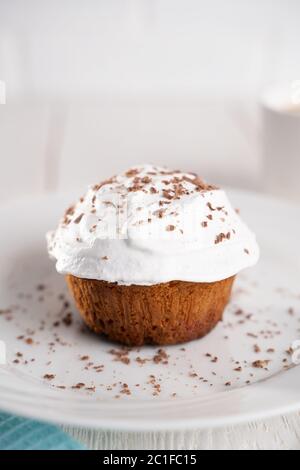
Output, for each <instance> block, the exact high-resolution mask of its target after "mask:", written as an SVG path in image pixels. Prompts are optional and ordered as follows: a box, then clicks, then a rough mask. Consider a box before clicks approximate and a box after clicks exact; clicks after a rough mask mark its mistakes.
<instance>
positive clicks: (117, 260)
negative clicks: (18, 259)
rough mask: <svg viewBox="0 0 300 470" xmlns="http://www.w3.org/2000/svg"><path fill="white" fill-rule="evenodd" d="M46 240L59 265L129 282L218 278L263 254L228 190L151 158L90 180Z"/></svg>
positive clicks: (65, 269)
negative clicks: (97, 181) (97, 180)
mask: <svg viewBox="0 0 300 470" xmlns="http://www.w3.org/2000/svg"><path fill="white" fill-rule="evenodd" d="M47 240H48V251H49V254H50V256H51V257H53V258H54V259H55V260H56V268H57V271H58V272H59V273H62V274H73V275H74V276H77V277H81V278H87V279H97V280H104V281H109V282H117V283H118V284H125V285H131V284H138V285H152V284H158V283H161V282H168V281H172V280H180V281H192V282H214V281H219V280H222V279H226V278H228V277H230V276H232V275H235V274H237V273H238V272H239V271H240V270H242V269H244V268H246V267H248V266H251V265H254V264H255V263H256V262H257V260H258V257H259V249H258V246H257V243H256V240H255V236H254V234H253V233H252V232H251V231H250V230H249V229H248V227H247V226H246V225H245V224H244V223H243V222H242V220H241V219H240V217H239V215H238V214H237V212H236V211H235V210H234V209H233V208H232V206H231V205H230V203H229V201H228V199H227V196H226V194H225V193H224V191H222V190H221V189H218V188H216V187H214V186H211V185H208V184H206V183H205V182H204V181H202V180H201V179H200V178H199V177H198V176H196V175H194V174H191V173H182V172H180V171H171V170H168V169H165V168H161V167H156V166H151V165H145V166H142V167H141V166H139V167H135V168H133V169H130V170H128V171H127V172H126V173H124V174H122V175H119V176H115V177H113V178H111V179H109V180H107V181H104V182H102V183H100V184H96V185H94V186H91V187H90V188H89V189H88V191H87V193H86V195H85V196H84V197H82V198H81V199H80V200H79V202H78V203H77V204H75V205H74V206H72V207H70V208H69V209H68V210H67V211H66V213H65V215H64V217H63V219H62V220H61V221H60V223H59V226H58V228H57V230H56V231H54V232H50V233H48V234H47Z"/></svg>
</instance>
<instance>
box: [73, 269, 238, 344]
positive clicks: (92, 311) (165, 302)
mask: <svg viewBox="0 0 300 470" xmlns="http://www.w3.org/2000/svg"><path fill="white" fill-rule="evenodd" d="M66 279H67V283H68V286H69V289H70V291H71V293H72V295H73V296H74V299H75V302H76V305H77V308H78V310H79V312H80V313H81V315H82V318H83V319H84V321H85V322H86V324H87V325H88V326H89V327H90V328H91V329H92V330H93V331H95V332H96V333H103V334H105V335H106V336H107V337H108V338H110V339H111V340H113V341H118V342H120V343H123V344H126V345H128V346H140V345H142V344H145V343H150V344H161V345H164V344H175V343H182V342H184V341H190V340H192V339H196V338H200V337H201V336H204V335H206V334H207V333H208V332H209V331H210V330H211V329H212V328H214V326H215V325H216V324H217V322H218V321H219V320H221V318H222V314H223V311H224V308H225V306H226V304H227V302H228V301H229V297H230V292H231V288H232V284H233V280H234V277H233V276H232V277H230V278H228V279H224V280H222V281H218V282H210V283H200V282H185V281H171V282H166V283H162V284H155V285H152V286H138V285H131V286H123V285H118V284H116V283H111V282H106V281H95V280H91V279H81V278H78V277H75V276H72V275H68V276H66Z"/></svg>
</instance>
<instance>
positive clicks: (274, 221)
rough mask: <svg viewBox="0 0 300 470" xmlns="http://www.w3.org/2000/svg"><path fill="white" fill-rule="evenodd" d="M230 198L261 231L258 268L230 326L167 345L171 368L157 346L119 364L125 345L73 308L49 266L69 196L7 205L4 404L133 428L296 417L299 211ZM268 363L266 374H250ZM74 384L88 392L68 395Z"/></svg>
mask: <svg viewBox="0 0 300 470" xmlns="http://www.w3.org/2000/svg"><path fill="white" fill-rule="evenodd" d="M229 195H230V197H231V199H232V201H233V202H234V204H236V206H237V207H240V208H241V211H242V215H243V217H244V218H245V220H247V222H248V223H249V225H250V226H251V228H253V230H254V231H255V232H256V233H257V235H258V240H259V243H260V246H261V252H262V256H261V261H260V263H259V265H258V266H257V267H256V268H254V269H250V270H248V271H246V272H244V273H242V274H241V275H240V276H239V278H238V280H237V282H236V285H235V288H234V293H233V297H232V300H231V303H230V305H229V306H228V308H227V310H226V312H225V316H224V321H223V323H220V324H219V325H218V326H217V327H216V328H215V330H214V331H213V332H212V333H211V334H209V335H208V336H207V337H205V338H203V339H201V340H198V341H194V342H191V343H188V344H184V345H179V346H172V347H166V348H163V349H164V351H165V353H166V354H167V356H168V359H167V361H166V360H165V359H164V354H158V355H157V350H158V348H156V347H143V348H140V349H133V350H131V351H127V352H125V353H124V355H123V356H122V353H121V359H122V358H123V361H119V360H116V359H118V357H119V356H118V355H116V354H112V353H111V352H110V350H111V349H112V348H114V349H116V350H117V351H118V352H120V347H119V346H118V345H114V344H111V343H109V342H107V341H105V340H104V339H103V338H100V337H97V336H96V335H94V334H92V333H90V332H88V331H87V329H86V328H85V327H84V326H83V324H82V322H81V320H80V318H79V315H78V313H77V312H76V309H75V307H74V306H73V304H71V306H70V307H69V306H68V305H67V304H66V302H71V299H69V296H68V293H67V290H66V287H65V282H64V279H63V277H62V276H60V275H58V274H56V272H55V269H54V266H53V263H52V262H50V261H49V260H48V257H47V253H46V246H45V238H44V235H45V232H46V231H47V230H48V229H50V228H53V227H54V226H55V225H56V223H57V220H58V217H59V216H61V214H62V211H63V210H64V208H65V207H66V206H67V205H68V203H69V202H71V201H70V195H69V196H46V197H43V198H39V199H26V200H23V201H20V202H17V203H13V204H12V203H11V204H9V205H7V206H4V207H2V208H1V209H0V219H1V221H2V223H1V231H0V260H1V263H0V310H1V313H0V340H2V341H4V342H5V343H6V347H7V365H4V366H0V406H1V408H2V409H3V410H6V411H10V412H15V413H18V414H21V415H25V416H30V417H35V418H39V419H45V420H48V421H54V422H60V423H69V424H73V425H79V426H90V427H96V428H97V427H101V428H110V429H126V430H133V431H136V430H142V429H143V430H154V429H179V428H187V427H189V428H192V427H198V428H199V427H213V426H221V425H225V424H229V423H234V422H241V421H244V420H250V419H256V418H259V417H263V416H264V417H265V416H270V415H274V414H278V413H283V412H288V411H292V410H295V409H300V393H299V384H300V369H299V368H298V367H293V360H294V359H293V358H294V356H293V355H292V354H291V351H289V353H288V352H287V351H288V350H289V349H290V347H291V345H292V343H293V342H294V341H295V340H297V339H298V338H300V330H299V328H300V284H299V272H300V269H299V268H300V261H299V249H298V242H299V233H300V217H299V215H300V214H299V210H298V209H297V208H295V207H293V206H290V205H287V204H285V203H283V202H280V201H277V200H272V199H268V198H265V197H262V196H259V195H254V194H250V193H244V192H238V191H230V194H229ZM71 200H72V199H71ZM41 285H42V287H43V286H44V289H43V288H42V287H41ZM69 312H71V313H72V324H71V325H67V324H66V323H68V318H69V317H67V316H66V315H67V314H68V313H69ZM30 343H31V344H30ZM255 345H257V346H258V347H259V351H258V349H257V348H256V352H255V350H254V348H255ZM270 349H272V350H274V351H273V352H271V351H270ZM84 356H88V357H89V358H88V359H87V358H86V359H82V357H84ZM138 357H139V358H141V359H137V358H138ZM215 357H217V359H214V358H215ZM127 359H128V360H129V361H128V360H127ZM265 360H268V361H270V362H269V363H268V364H267V368H266V369H267V370H266V369H265V368H263V369H260V368H256V367H254V366H253V362H254V361H265ZM265 365H266V364H265ZM100 366H103V367H100ZM239 368H241V370H240V369H239ZM46 374H48V376H49V375H50V377H48V379H47V378H44V376H45V375H46ZM51 375H53V376H54V377H53V378H52V379H51ZM153 376H154V378H153ZM78 383H81V384H83V383H84V384H85V385H79V386H78V387H77V388H72V387H74V386H75V387H76V384H78ZM123 384H127V387H126V386H124V385H123ZM137 384H139V385H137ZM157 384H158V385H157ZM58 386H63V387H66V388H64V389H62V388H57V387H58ZM92 387H95V391H93V390H86V389H87V388H92ZM126 390H129V391H128V392H127V393H126ZM124 391H125V392H124ZM175 394H176V395H175ZM116 397H118V398H116Z"/></svg>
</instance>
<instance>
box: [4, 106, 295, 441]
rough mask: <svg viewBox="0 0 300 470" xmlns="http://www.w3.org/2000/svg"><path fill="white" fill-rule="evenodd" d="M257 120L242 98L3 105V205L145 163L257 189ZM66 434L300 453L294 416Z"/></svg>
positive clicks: (83, 184)
mask: <svg viewBox="0 0 300 470" xmlns="http://www.w3.org/2000/svg"><path fill="white" fill-rule="evenodd" d="M258 122H259V121H258V120H257V109H256V106H255V104H253V105H249V103H243V101H241V100H237V102H236V103H232V102H231V101H228V102H227V101H226V100H224V102H222V103H220V99H218V102H214V101H213V100H212V99H211V100H209V101H205V100H204V101H202V102H198V101H197V100H190V101H186V100H178V99H177V101H174V100H173V101H172V100H165V101H155V100H151V101H149V100H146V99H145V100H144V101H143V100H141V99H140V100H138V101H134V100H132V101H129V102H128V101H126V100H123V101H118V102H109V101H107V100H105V99H103V100H102V101H100V102H99V103H97V104H96V105H95V104H94V103H86V102H85V103H81V104H76V105H74V104H66V103H56V104H51V105H50V104H49V103H40V102H37V103H32V102H31V103H24V104H23V105H20V104H18V105H14V104H7V105H1V106H0V158H1V172H0V201H4V200H7V199H9V198H18V197H20V196H24V195H26V194H36V195H37V197H38V195H39V194H41V193H42V192H44V191H50V190H51V191H57V190H68V189H69V188H72V187H73V188H74V187H75V188H76V187H79V188H80V189H81V190H83V191H84V188H85V187H86V185H87V184H88V183H91V182H96V181H97V180H99V179H102V178H103V177H106V176H110V174H113V173H115V172H118V171H119V170H120V168H126V167H127V166H128V165H131V164H135V163H141V162H145V161H151V162H154V163H164V164H170V166H172V167H180V166H181V167H183V168H186V167H188V168H189V169H191V170H195V171H199V172H200V173H202V174H203V175H206V176H207V178H208V179H211V180H212V181H213V182H214V181H216V180H217V181H219V182H221V183H225V184H231V185H235V186H239V187H244V188H245V187H246V188H253V189H257V188H260V183H261V180H262V176H263V175H262V172H261V157H260V138H259V137H260V136H259V128H258ZM241 123H243V125H242V124H241ZM216 126H217V129H218V136H217V137H216V136H215V132H216V131H215V130H216ZM162 128H163V129H164V131H163V132H162ZM64 429H65V430H66V431H67V432H69V433H70V434H72V435H73V436H74V437H75V438H77V439H78V440H80V441H81V442H83V443H84V444H86V446H87V447H88V448H91V449H108V450H110V449H300V414H296V413H295V414H293V415H291V416H280V417H276V418H272V419H268V420H265V421H259V422H254V423H245V424H243V425H238V426H232V427H226V428H224V429H215V430H212V429H206V430H201V431H199V430H198V431H197V430H194V431H186V432H185V431H182V432H153V433H140V432H139V433H132V432H130V433H124V432H118V431H117V430H116V431H115V432H111V431H104V430H103V431H94V430H87V429H77V428H70V427H64Z"/></svg>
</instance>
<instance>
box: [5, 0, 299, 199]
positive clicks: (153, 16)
mask: <svg viewBox="0 0 300 470" xmlns="http://www.w3.org/2000/svg"><path fill="white" fill-rule="evenodd" d="M299 19H300V2H299V0H251V1H250V0H227V1H226V2H225V1H222V0H84V1H83V0H81V1H80V0H27V1H24V0H0V80H2V81H4V82H5V86H6V104H0V159H1V171H0V200H1V201H4V200H6V199H8V198H16V197H19V196H20V195H25V194H40V193H42V192H44V191H55V190H68V188H71V187H79V188H84V187H85V186H86V185H87V184H88V183H91V182H96V181H98V180H101V179H102V178H105V177H107V176H110V175H111V174H113V173H116V172H119V171H120V170H121V169H123V168H126V167H127V166H130V165H134V164H136V163H143V162H153V163H157V164H165V165H170V166H171V167H176V168H177V167H181V168H182V169H190V170H192V171H197V172H199V173H200V174H201V175H203V176H204V177H205V178H206V179H208V180H210V181H211V182H217V183H221V184H227V185H232V186H237V187H242V188H247V189H249V188H250V189H251V188H252V189H258V190H259V189H261V188H262V182H263V178H264V173H263V158H262V135H261V134H262V128H261V110H260V95H261V90H262V89H263V88H264V87H265V85H266V84H268V83H270V82H272V81H280V80H288V79H297V78H299V77H300V52H299V44H300V28H299Z"/></svg>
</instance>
